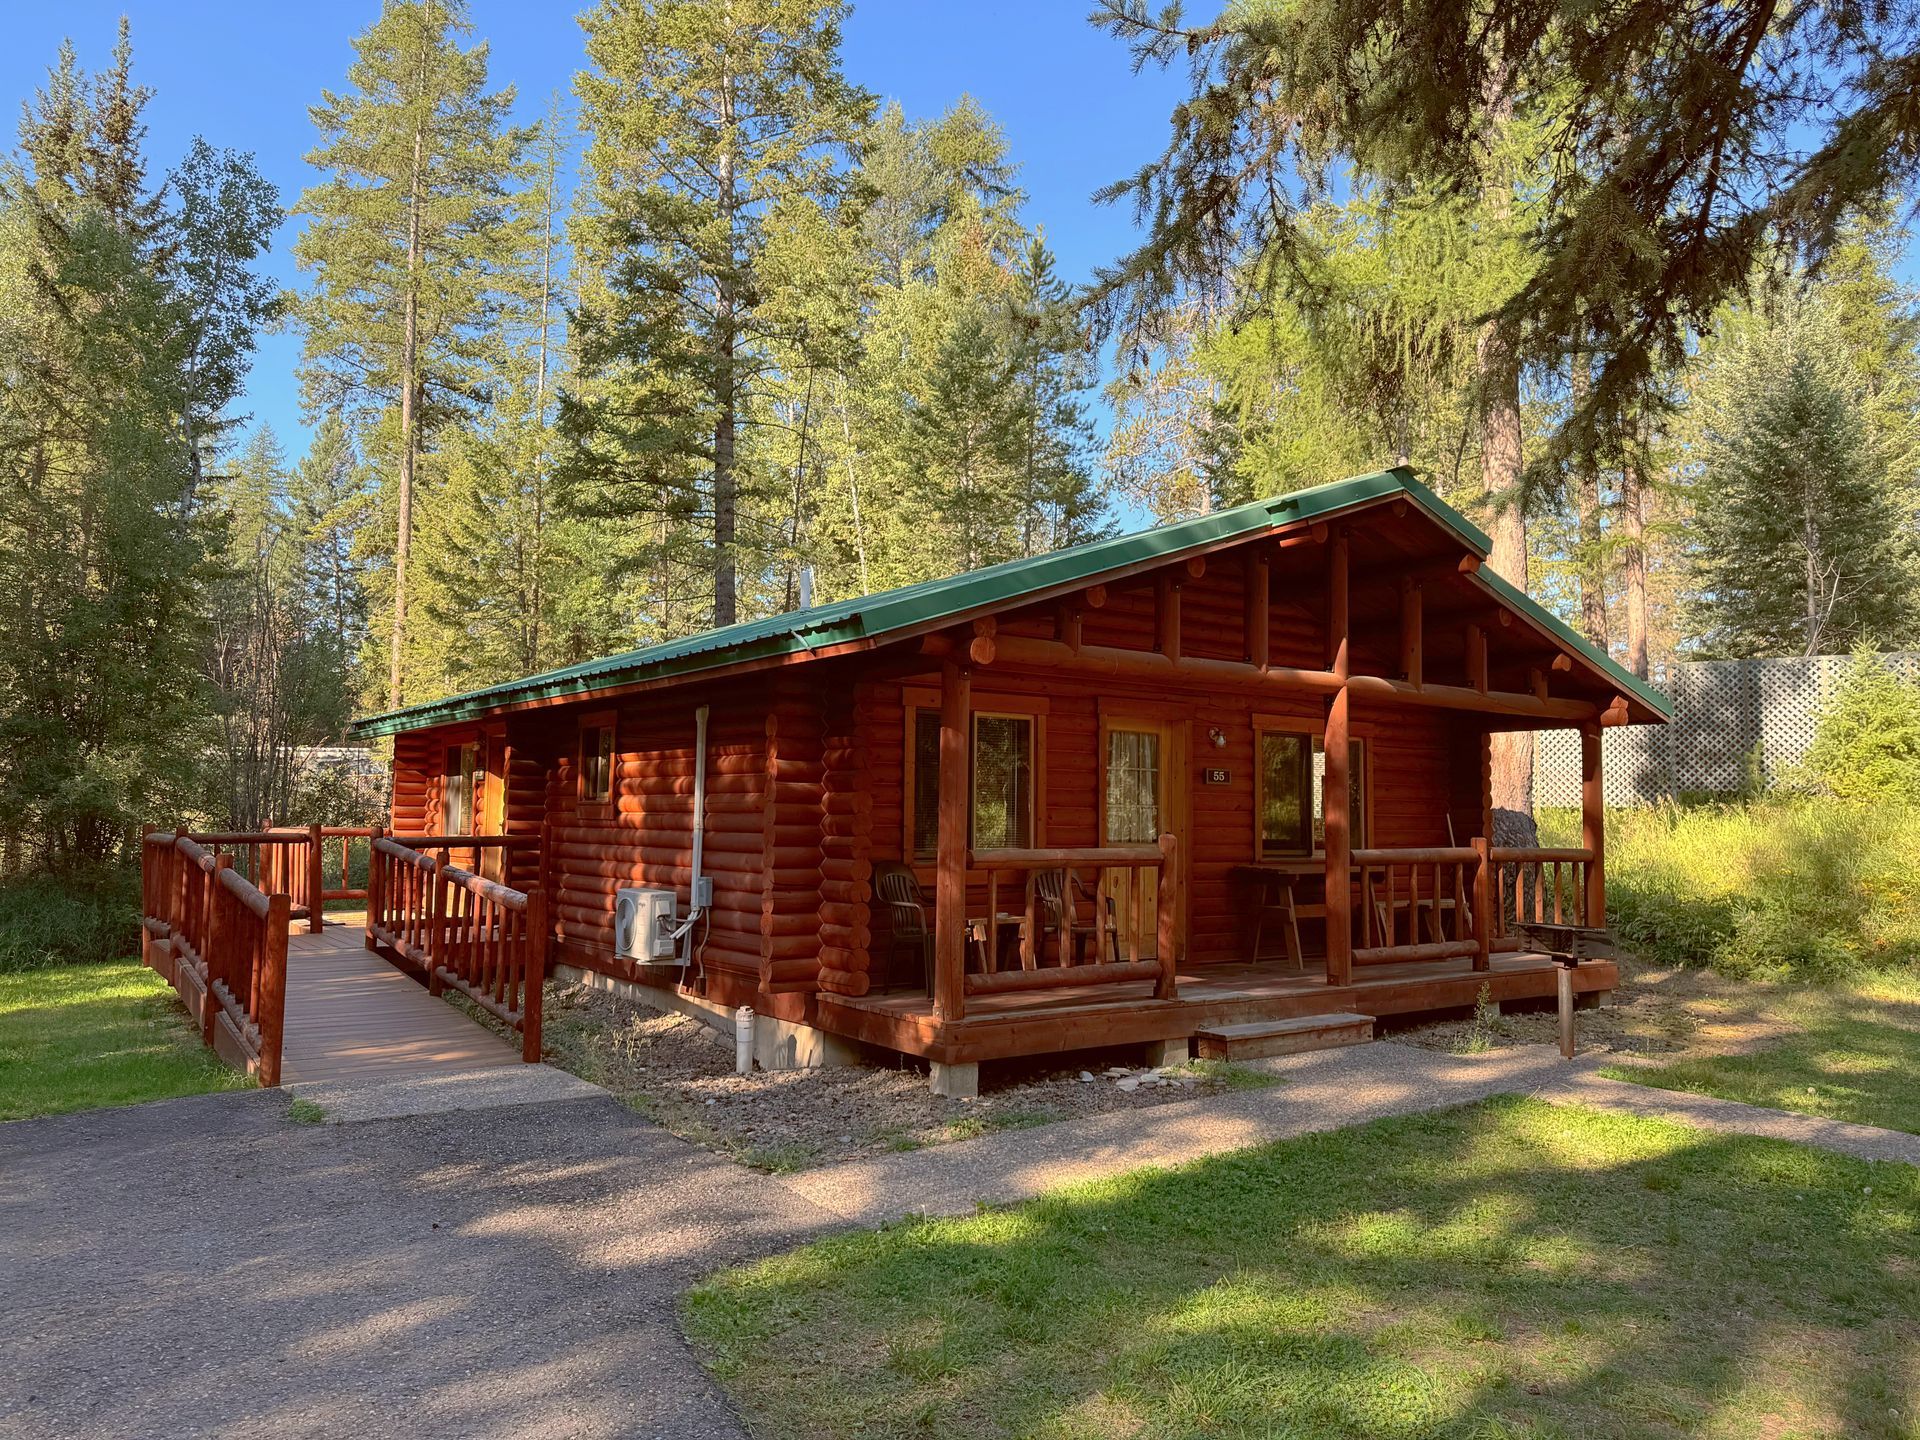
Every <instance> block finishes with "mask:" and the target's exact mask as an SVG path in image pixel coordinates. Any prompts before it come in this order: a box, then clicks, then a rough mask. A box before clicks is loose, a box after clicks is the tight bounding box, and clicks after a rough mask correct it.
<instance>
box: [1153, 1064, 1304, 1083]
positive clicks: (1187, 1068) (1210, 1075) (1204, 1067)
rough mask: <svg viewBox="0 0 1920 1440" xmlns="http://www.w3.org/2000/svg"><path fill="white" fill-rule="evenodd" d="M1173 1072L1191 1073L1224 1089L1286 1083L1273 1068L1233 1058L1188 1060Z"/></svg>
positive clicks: (1198, 1078) (1179, 1073)
mask: <svg viewBox="0 0 1920 1440" xmlns="http://www.w3.org/2000/svg"><path fill="white" fill-rule="evenodd" d="M1172 1073H1174V1074H1176V1075H1191V1076H1193V1077H1194V1078H1195V1079H1196V1080H1205V1081H1208V1082H1209V1083H1211V1084H1214V1085H1218V1086H1219V1087H1220V1088H1221V1089H1223V1090H1269V1089H1272V1088H1273V1087H1274V1086H1275V1085H1281V1084H1284V1083H1285V1081H1284V1080H1282V1079H1281V1077H1280V1076H1278V1075H1276V1074H1274V1073H1273V1072H1272V1071H1271V1070H1261V1069H1259V1068H1257V1067H1256V1066H1252V1065H1239V1064H1235V1063H1234V1062H1233V1061H1231V1060H1188V1061H1186V1062H1185V1063H1184V1064H1181V1065H1179V1066H1176V1067H1175V1068H1174V1070H1173V1072H1172Z"/></svg>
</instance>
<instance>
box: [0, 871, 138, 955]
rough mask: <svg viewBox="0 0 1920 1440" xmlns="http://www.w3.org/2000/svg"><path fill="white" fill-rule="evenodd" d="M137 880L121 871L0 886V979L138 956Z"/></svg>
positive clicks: (29, 878)
mask: <svg viewBox="0 0 1920 1440" xmlns="http://www.w3.org/2000/svg"><path fill="white" fill-rule="evenodd" d="M139 941H140V884H139V877H138V876H137V875H134V874H132V873H130V872H129V871H127V870H125V869H123V868H121V867H119V866H99V867H96V868H91V869H88V870H85V871H80V872H75V873H69V874H62V875H59V876H57V877H56V876H48V875H20V876H15V877H14V878H12V879H9V880H6V881H0V974H13V973H16V972H19V971H23V970H37V969H40V968H41V967H43V966H47V965H74V964H80V965H84V964H93V963H96V962H99V961H106V960H123V959H126V958H127V957H129V956H136V957H137V956H138V954H139Z"/></svg>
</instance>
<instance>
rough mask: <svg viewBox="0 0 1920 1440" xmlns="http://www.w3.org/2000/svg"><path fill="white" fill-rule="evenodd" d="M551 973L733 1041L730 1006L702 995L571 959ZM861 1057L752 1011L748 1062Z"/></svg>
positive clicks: (763, 1065)
mask: <svg viewBox="0 0 1920 1440" xmlns="http://www.w3.org/2000/svg"><path fill="white" fill-rule="evenodd" d="M553 978H554V979H555V980H556V981H558V982H559V983H560V984H562V985H585V986H586V987H587V988H588V989H590V990H604V991H606V992H607V993H608V994H609V995H617V996H619V997H620V998H621V999H622V1000H626V1001H629V1002H631V1003H632V1004H635V1005H644V1006H645V1007H646V1008H647V1009H649V1010H658V1011H660V1012H662V1013H663V1014H671V1015H685V1016H687V1017H688V1018H689V1019H692V1020H698V1021H699V1022H700V1023H701V1024H702V1025H705V1026H706V1027H707V1028H708V1029H710V1030H712V1031H713V1032H714V1033H715V1036H716V1038H717V1039H718V1040H719V1041H720V1042H722V1043H724V1044H726V1045H727V1046H729V1047H731V1046H732V1044H733V1028H734V1027H733V1011H732V1010H731V1009H730V1008H729V1007H727V1006H725V1005H719V1004H715V1003H714V1002H713V1001H711V1000H708V999H706V998H705V997H704V996H700V995H688V994H685V993H683V992H681V991H680V990H678V989H669V988H667V987H665V986H660V985H640V984H636V983H635V982H634V981H631V980H617V979H615V978H614V977H613V976H611V975H602V974H601V973H600V972H599V971H598V970H582V969H580V968H578V967H577V966H573V965H556V966H554V967H553ZM860 1060H861V1054H860V1046H859V1045H858V1043H856V1042H855V1041H852V1040H848V1039H845V1038H843V1037H841V1036H839V1035H830V1034H828V1033H827V1032H826V1031H825V1030H820V1029H817V1028H815V1027H814V1026H812V1025H802V1024H800V1023H799V1022H798V1021H794V1020H776V1019H774V1018H773V1017H772V1016H770V1015H755V1016H754V1017H753V1063H754V1064H755V1065H756V1066H758V1067H759V1068H760V1069H762V1070H820V1069H825V1068H826V1067H828V1066H838V1065H858V1064H859V1063H860Z"/></svg>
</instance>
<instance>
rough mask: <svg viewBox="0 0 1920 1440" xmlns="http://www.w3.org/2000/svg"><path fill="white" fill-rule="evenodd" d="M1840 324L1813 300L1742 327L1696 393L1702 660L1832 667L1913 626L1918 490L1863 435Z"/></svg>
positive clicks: (1696, 557)
mask: <svg viewBox="0 0 1920 1440" xmlns="http://www.w3.org/2000/svg"><path fill="white" fill-rule="evenodd" d="M1845 318H1846V317H1845V316H1844V314H1843V312H1842V310H1841V309H1840V307H1839V306H1838V305H1837V304H1836V303H1835V302H1834V300H1833V298H1832V297H1830V296H1828V295H1826V294H1825V293H1823V292H1821V291H1819V290H1814V291H1812V292H1809V293H1808V294H1805V295H1803V296H1799V297H1796V298H1794V299H1791V300H1788V301H1785V302H1783V303H1782V305H1781V306H1780V308H1779V310H1778V312H1777V313H1776V314H1774V315H1770V316H1768V315H1757V316H1750V317H1745V318H1744V319H1743V320H1742V321H1739V322H1736V323H1733V324H1731V325H1730V327H1729V333H1727V334H1726V335H1725V336H1724V337H1723V338H1722V339H1721V340H1720V341H1719V342H1718V344H1717V345H1716V346H1715V349H1714V351H1713V354H1712V358H1711V361H1710V363H1709V364H1708V365H1707V366H1706V368H1705V372H1704V374H1702V375H1701V377H1700V379H1699V381H1698V383H1697V386H1696V387H1695V390H1694V393H1693V396H1692V399H1691V403H1690V405H1689V417H1690V420H1691V422H1692V425H1691V428H1692V430H1693V432H1694V440H1695V446H1696V450H1695V456H1694V459H1695V463H1696V464H1697V466H1698V478H1697V479H1696V480H1695V481H1694V483H1693V484H1692V486H1691V489H1690V497H1689V498H1690V499H1691V501H1692V505H1693V510H1694V518H1695V523H1694V524H1693V525H1692V526H1690V527H1689V531H1688V533H1689V535H1690V537H1691V541H1692V543H1691V555H1692V561H1693V571H1694V576H1693V580H1694V592H1695V593H1694V597H1693V601H1692V605H1691V610H1692V617H1693V624H1694V626H1695V629H1696V633H1697V634H1698V635H1699V637H1700V638H1699V641H1698V642H1697V643H1698V648H1699V649H1700V651H1701V652H1702V653H1703V654H1707V655H1714V656H1747V655H1779V654H1802V655H1820V654H1828V653H1832V652H1833V651H1835V650H1837V649H1841V648H1845V647H1849V646H1852V645H1853V644H1855V643H1857V642H1858V641H1859V640H1861V639H1862V638H1863V637H1866V636H1869V635H1877V636H1882V637H1892V638H1895V639H1901V638H1904V637H1906V636H1908V635H1911V634H1913V633H1914V632H1915V625H1916V622H1917V621H1920V613H1917V604H1920V570H1917V569H1916V559H1917V557H1916V551H1915V544H1914V537H1913V529H1912V519H1913V513H1914V512H1913V497H1912V495H1911V493H1910V491H1909V489H1908V487H1909V484H1910V482H1909V480H1908V478H1907V476H1906V475H1905V474H1904V473H1900V472H1896V471H1895V469H1894V468H1893V463H1894V461H1895V459H1896V452H1895V451H1894V449H1893V448H1892V447H1891V446H1889V445H1888V444H1886V443H1885V442H1884V437H1882V436H1881V435H1879V434H1876V432H1875V429H1874V427H1873V426H1872V425H1871V424H1870V423H1869V420H1870V412H1869V408H1868V406H1869V399H1870V388H1869V381H1868V380H1867V378H1866V377H1864V376H1862V375H1861V374H1860V373H1859V372H1858V371H1857V369H1856V368H1855V365H1854V360H1853V355H1852V352H1851V349H1850V346H1851V342H1850V340H1849V338H1848V327H1847V325H1846V323H1845Z"/></svg>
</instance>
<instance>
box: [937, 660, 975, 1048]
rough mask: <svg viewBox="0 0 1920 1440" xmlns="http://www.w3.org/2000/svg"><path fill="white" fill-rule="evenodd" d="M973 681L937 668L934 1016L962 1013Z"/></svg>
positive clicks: (952, 666)
mask: <svg viewBox="0 0 1920 1440" xmlns="http://www.w3.org/2000/svg"><path fill="white" fill-rule="evenodd" d="M972 692H973V683H972V677H971V675H970V674H969V672H968V671H967V670H965V669H964V668H962V667H961V666H960V665H958V664H956V663H954V662H953V661H951V660H949V661H947V662H946V663H945V664H943V665H942V666H941V667H940V811H939V820H940V824H939V839H938V842H937V845H936V848H935V852H934V855H935V859H934V902H933V1013H934V1016H935V1018H936V1019H939V1020H958V1019H960V1018H961V1017H962V1016H963V1015H964V1014H965V1013H966V969H967V915H966V909H967V829H968V826H967V820H968V814H967V812H968V809H969V804H968V791H969V789H970V788H971V787H970V783H969V782H970V779H971V776H970V769H971V763H970V762H971V760H972V753H971V752H972V749H973V745H972V734H971V729H972V723H971V721H972V710H973V694H972Z"/></svg>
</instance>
